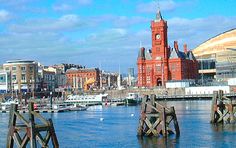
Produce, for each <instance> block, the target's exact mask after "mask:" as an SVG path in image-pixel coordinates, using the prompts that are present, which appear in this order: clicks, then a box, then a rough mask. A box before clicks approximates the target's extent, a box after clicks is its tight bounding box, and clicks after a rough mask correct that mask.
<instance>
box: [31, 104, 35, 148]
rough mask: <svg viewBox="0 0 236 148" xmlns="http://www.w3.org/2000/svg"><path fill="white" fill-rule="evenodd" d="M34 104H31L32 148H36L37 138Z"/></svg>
mask: <svg viewBox="0 0 236 148" xmlns="http://www.w3.org/2000/svg"><path fill="white" fill-rule="evenodd" d="M33 111H34V103H33V102H30V103H29V121H30V136H31V139H30V146H31V148H36V136H35V132H36V131H35V121H34V115H33Z"/></svg>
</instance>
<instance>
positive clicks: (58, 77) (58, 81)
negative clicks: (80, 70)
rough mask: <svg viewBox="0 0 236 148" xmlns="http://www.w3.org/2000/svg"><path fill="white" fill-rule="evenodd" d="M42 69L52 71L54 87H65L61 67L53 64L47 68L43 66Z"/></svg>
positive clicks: (64, 77)
mask: <svg viewBox="0 0 236 148" xmlns="http://www.w3.org/2000/svg"><path fill="white" fill-rule="evenodd" d="M44 71H49V72H54V74H55V88H60V89H64V88H66V74H65V73H64V72H63V70H62V69H60V68H58V67H55V66H49V67H47V68H44Z"/></svg>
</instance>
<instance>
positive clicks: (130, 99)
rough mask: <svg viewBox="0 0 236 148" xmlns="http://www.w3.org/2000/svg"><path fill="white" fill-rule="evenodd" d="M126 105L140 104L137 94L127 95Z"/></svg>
mask: <svg viewBox="0 0 236 148" xmlns="http://www.w3.org/2000/svg"><path fill="white" fill-rule="evenodd" d="M125 100H126V101H125V102H126V104H127V105H137V104H138V103H140V100H141V99H140V97H139V94H138V93H128V96H127V97H126V98H125Z"/></svg>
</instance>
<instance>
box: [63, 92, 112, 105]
mask: <svg viewBox="0 0 236 148" xmlns="http://www.w3.org/2000/svg"><path fill="white" fill-rule="evenodd" d="M107 96H108V94H99V95H69V96H68V97H67V99H66V100H65V103H70V104H78V105H80V106H91V105H99V104H102V102H104V101H105V100H107Z"/></svg>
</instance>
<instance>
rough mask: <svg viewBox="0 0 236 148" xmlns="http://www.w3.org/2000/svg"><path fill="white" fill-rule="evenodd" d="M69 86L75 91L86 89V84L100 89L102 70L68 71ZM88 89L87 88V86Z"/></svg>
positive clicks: (74, 69) (73, 69)
mask: <svg viewBox="0 0 236 148" xmlns="http://www.w3.org/2000/svg"><path fill="white" fill-rule="evenodd" d="M66 78H67V85H69V86H70V87H71V88H73V89H78V88H81V89H84V87H85V84H88V85H91V86H93V87H95V88H99V87H100V86H99V84H100V70H99V69H98V68H91V69H76V68H72V69H68V70H67V71H66ZM86 87H87V86H86Z"/></svg>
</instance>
